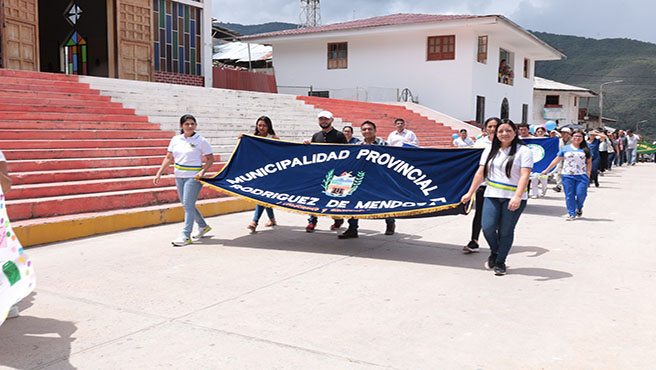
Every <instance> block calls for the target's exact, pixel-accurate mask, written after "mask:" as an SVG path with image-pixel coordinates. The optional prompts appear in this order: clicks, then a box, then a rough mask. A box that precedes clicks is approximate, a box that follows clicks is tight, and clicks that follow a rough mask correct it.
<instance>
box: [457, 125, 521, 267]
mask: <svg viewBox="0 0 656 370" xmlns="http://www.w3.org/2000/svg"><path fill="white" fill-rule="evenodd" d="M532 169H533V154H532V153H531V150H530V149H528V147H527V146H526V145H524V143H523V142H522V140H521V139H520V138H519V136H518V135H517V126H515V124H514V123H513V122H512V121H511V120H508V119H504V120H502V121H501V122H500V123H499V125H498V126H497V129H496V133H495V135H494V138H493V139H492V145H491V146H490V147H489V148H486V149H485V151H483V155H482V156H481V161H480V166H479V168H478V171H477V172H476V175H474V180H473V181H472V184H471V186H470V188H469V191H468V192H467V194H465V195H463V196H462V199H461V202H463V203H466V202H469V201H470V200H471V198H472V196H473V195H474V193H475V192H476V189H478V187H479V185H481V183H483V181H484V180H487V189H486V190H485V200H484V205H483V217H482V227H483V235H484V236H485V240H486V241H487V244H488V245H489V246H490V251H491V253H490V256H489V257H488V260H487V265H488V267H489V268H494V273H495V275H505V274H506V257H508V253H509V252H510V248H511V247H512V242H513V239H514V236H515V226H516V225H517V221H519V216H520V215H521V214H522V211H523V210H524V207H526V199H527V198H528V196H527V193H526V186H527V184H528V179H529V176H530V174H531V170H532Z"/></svg>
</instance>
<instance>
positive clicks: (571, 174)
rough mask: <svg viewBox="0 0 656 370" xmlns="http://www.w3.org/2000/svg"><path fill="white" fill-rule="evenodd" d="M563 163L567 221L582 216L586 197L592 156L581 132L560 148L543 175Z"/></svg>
mask: <svg viewBox="0 0 656 370" xmlns="http://www.w3.org/2000/svg"><path fill="white" fill-rule="evenodd" d="M597 141H599V139H597ZM560 161H563V172H562V182H563V190H564V191H565V205H566V206H567V221H572V220H574V219H575V218H580V217H582V216H583V204H584V202H585V198H586V197H587V195H588V184H589V182H590V172H591V171H592V154H591V153H590V148H588V145H587V144H586V142H585V139H584V134H583V132H582V131H576V132H574V134H573V135H572V142H571V143H570V144H569V145H565V146H564V147H562V148H560V150H559V151H558V154H557V155H556V158H554V160H553V161H552V162H551V163H550V164H549V166H548V167H547V168H546V169H545V170H544V171H542V174H543V175H546V174H547V173H549V171H550V170H551V169H552V168H554V167H556V166H557V165H558V163H560Z"/></svg>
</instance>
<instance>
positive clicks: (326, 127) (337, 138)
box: [303, 110, 348, 233]
mask: <svg viewBox="0 0 656 370" xmlns="http://www.w3.org/2000/svg"><path fill="white" fill-rule="evenodd" d="M317 119H318V120H319V126H320V127H321V131H319V132H316V133H315V134H314V135H312V141H310V140H305V141H304V142H303V143H304V144H310V143H311V142H312V143H333V144H348V142H347V141H346V136H344V134H343V133H341V132H340V131H338V130H336V129H335V128H334V127H333V121H334V118H333V114H332V113H331V112H329V111H327V110H325V111H322V112H319V115H318V116H317ZM317 222H319V219H318V218H317V216H312V215H310V218H308V224H307V226H306V227H305V231H307V232H309V233H312V232H314V229H315V228H316V227H317ZM343 224H344V220H343V219H341V218H335V222H334V223H333V224H332V225H331V226H330V230H334V229H339V228H340V227H342V225H343Z"/></svg>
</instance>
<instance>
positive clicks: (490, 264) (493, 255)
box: [487, 253, 497, 269]
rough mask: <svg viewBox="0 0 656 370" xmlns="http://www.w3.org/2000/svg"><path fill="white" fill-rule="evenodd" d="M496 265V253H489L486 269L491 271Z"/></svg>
mask: <svg viewBox="0 0 656 370" xmlns="http://www.w3.org/2000/svg"><path fill="white" fill-rule="evenodd" d="M496 263H497V254H496V253H490V256H489V257H488V258H487V268H489V269H492V268H494V265H495V264H496Z"/></svg>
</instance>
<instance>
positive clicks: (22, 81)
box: [0, 76, 90, 89]
mask: <svg viewBox="0 0 656 370" xmlns="http://www.w3.org/2000/svg"><path fill="white" fill-rule="evenodd" d="M3 84H4V85H29V86H56V87H63V88H69V87H72V88H82V89H90V88H89V84H88V83H84V82H79V81H62V80H50V79H41V78H25V77H11V76H3V77H2V80H0V86H2V85H3Z"/></svg>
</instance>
